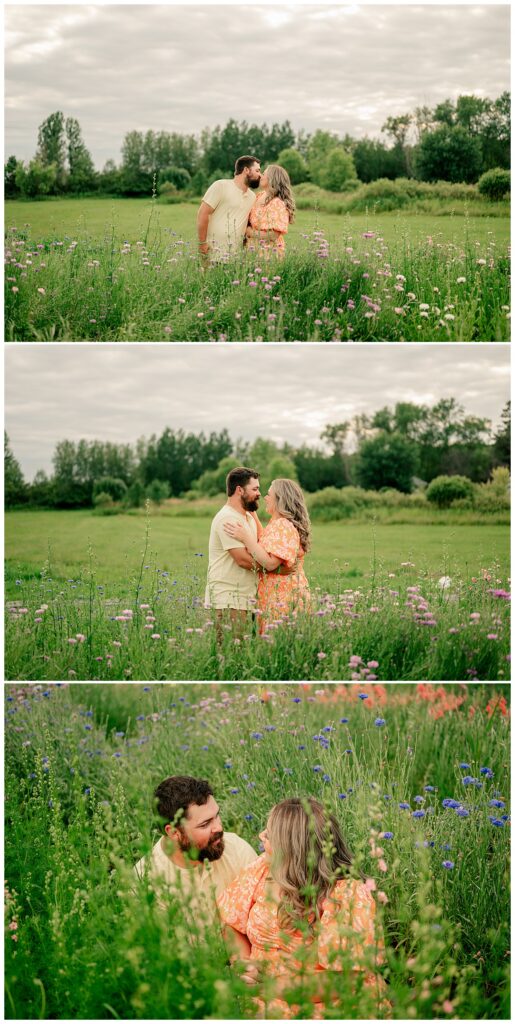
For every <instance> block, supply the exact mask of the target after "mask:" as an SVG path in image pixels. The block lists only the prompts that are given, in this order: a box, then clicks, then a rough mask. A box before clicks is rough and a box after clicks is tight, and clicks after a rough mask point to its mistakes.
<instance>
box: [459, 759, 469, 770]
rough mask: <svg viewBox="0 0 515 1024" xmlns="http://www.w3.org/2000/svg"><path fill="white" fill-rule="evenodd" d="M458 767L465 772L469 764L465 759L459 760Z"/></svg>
mask: <svg viewBox="0 0 515 1024" xmlns="http://www.w3.org/2000/svg"><path fill="white" fill-rule="evenodd" d="M460 768H462V769H463V771H464V772H466V771H467V768H468V769H469V770H470V765H469V764H467V762H466V761H461V762H460Z"/></svg>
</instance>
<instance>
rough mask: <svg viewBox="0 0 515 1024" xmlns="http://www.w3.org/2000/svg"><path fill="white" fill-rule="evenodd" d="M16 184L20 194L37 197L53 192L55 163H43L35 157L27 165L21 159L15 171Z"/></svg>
mask: <svg viewBox="0 0 515 1024" xmlns="http://www.w3.org/2000/svg"><path fill="white" fill-rule="evenodd" d="M15 180H16V185H17V187H18V188H19V190H20V193H21V195H22V196H26V197H27V199H37V197H38V196H47V195H50V194H52V193H54V192H55V190H56V182H57V172H56V167H55V164H48V165H46V166H45V165H44V164H42V163H41V160H39V159H38V158H37V157H36V158H35V159H34V160H31V161H30V163H29V165H28V167H25V164H23V163H22V162H21V161H20V162H19V163H18V166H17V168H16V172H15Z"/></svg>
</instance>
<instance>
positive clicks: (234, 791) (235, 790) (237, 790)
mask: <svg viewBox="0 0 515 1024" xmlns="http://www.w3.org/2000/svg"><path fill="white" fill-rule="evenodd" d="M229 792H230V793H239V792H240V791H239V789H230V790H229Z"/></svg>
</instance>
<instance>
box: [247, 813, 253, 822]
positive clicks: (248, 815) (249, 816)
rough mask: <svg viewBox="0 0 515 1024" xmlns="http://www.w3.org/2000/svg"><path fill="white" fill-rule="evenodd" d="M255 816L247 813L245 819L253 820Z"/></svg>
mask: <svg viewBox="0 0 515 1024" xmlns="http://www.w3.org/2000/svg"><path fill="white" fill-rule="evenodd" d="M253 817H254V815H253V814H246V815H245V821H252V819H253Z"/></svg>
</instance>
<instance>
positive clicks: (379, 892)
mask: <svg viewBox="0 0 515 1024" xmlns="http://www.w3.org/2000/svg"><path fill="white" fill-rule="evenodd" d="M376 897H377V899H378V900H379V902H380V903H383V904H385V903H388V896H387V895H386V893H385V892H383V891H382V889H378V890H377V893H376Z"/></svg>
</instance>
